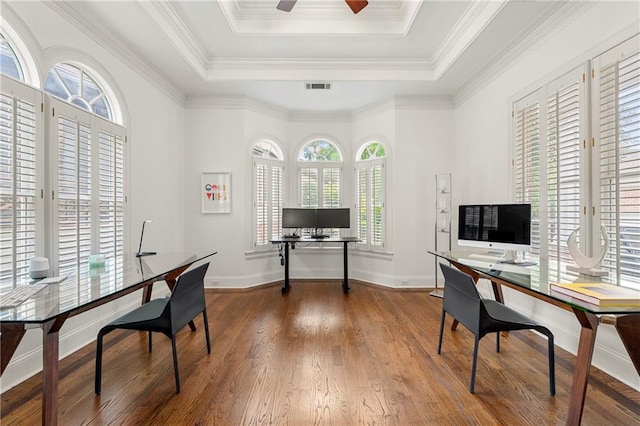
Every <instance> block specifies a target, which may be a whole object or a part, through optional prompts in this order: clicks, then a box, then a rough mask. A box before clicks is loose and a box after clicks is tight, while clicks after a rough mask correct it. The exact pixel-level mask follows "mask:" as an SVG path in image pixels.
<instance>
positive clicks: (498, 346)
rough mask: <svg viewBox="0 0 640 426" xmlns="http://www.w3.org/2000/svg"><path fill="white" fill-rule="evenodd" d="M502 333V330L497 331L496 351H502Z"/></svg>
mask: <svg viewBox="0 0 640 426" xmlns="http://www.w3.org/2000/svg"><path fill="white" fill-rule="evenodd" d="M500 333H502V332H501V331H498V332H497V333H496V352H500Z"/></svg>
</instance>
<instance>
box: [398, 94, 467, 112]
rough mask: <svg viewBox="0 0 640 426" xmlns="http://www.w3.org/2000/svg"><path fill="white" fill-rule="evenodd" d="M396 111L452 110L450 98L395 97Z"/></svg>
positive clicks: (452, 105) (452, 104) (451, 99)
mask: <svg viewBox="0 0 640 426" xmlns="http://www.w3.org/2000/svg"><path fill="white" fill-rule="evenodd" d="M394 100H395V106H396V109H453V107H454V103H453V98H452V97H451V96H395V97H394Z"/></svg>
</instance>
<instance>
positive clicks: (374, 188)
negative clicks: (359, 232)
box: [371, 164, 384, 247]
mask: <svg viewBox="0 0 640 426" xmlns="http://www.w3.org/2000/svg"><path fill="white" fill-rule="evenodd" d="M371 245H372V246H376V247H382V246H383V245H384V167H383V164H375V165H373V166H372V167H371Z"/></svg>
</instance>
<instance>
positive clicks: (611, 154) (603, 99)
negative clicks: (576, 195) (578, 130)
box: [593, 36, 640, 284]
mask: <svg viewBox="0 0 640 426" xmlns="http://www.w3.org/2000/svg"><path fill="white" fill-rule="evenodd" d="M639 41H640V36H636V37H634V38H632V39H630V40H628V41H627V42H625V43H622V44H621V45H619V46H617V47H616V48H614V49H612V50H611V51H609V52H606V53H605V54H603V55H601V56H600V57H598V58H596V59H595V60H594V61H593V64H594V65H593V66H594V73H595V79H596V88H597V90H594V91H593V97H594V101H593V104H594V112H595V114H597V116H596V122H598V123H599V129H598V132H597V134H596V137H597V139H598V142H599V144H598V147H599V150H598V151H599V152H598V153H596V154H595V155H596V156H597V162H598V163H599V170H598V172H599V176H600V179H599V182H597V186H598V189H599V194H598V195H597V199H598V200H599V213H600V223H601V224H602V225H603V226H604V227H605V228H606V232H607V235H608V239H609V243H610V245H609V249H608V251H607V253H606V255H605V259H604V261H603V265H602V266H603V267H604V268H606V269H609V270H610V271H611V273H612V274H614V275H617V276H618V277H619V278H621V279H623V280H625V281H630V282H634V283H636V284H638V283H640V52H638V43H639Z"/></svg>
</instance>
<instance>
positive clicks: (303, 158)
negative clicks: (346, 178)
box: [298, 139, 342, 208]
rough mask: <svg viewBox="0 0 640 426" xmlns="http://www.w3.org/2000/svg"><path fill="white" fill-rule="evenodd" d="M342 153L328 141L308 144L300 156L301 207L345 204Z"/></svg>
mask: <svg viewBox="0 0 640 426" xmlns="http://www.w3.org/2000/svg"><path fill="white" fill-rule="evenodd" d="M341 174H342V154H341V153H340V150H339V149H338V147H337V146H336V145H335V144H334V143H333V142H330V141H328V140H325V139H315V140H312V141H310V142H308V143H307V144H305V145H304V146H303V147H302V149H301V150H300V153H299V154H298V176H299V181H298V184H299V188H300V189H299V196H300V199H299V205H300V207H305V208H329V207H340V205H341V191H340V187H341V179H340V178H341Z"/></svg>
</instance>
